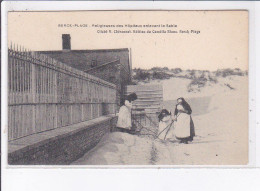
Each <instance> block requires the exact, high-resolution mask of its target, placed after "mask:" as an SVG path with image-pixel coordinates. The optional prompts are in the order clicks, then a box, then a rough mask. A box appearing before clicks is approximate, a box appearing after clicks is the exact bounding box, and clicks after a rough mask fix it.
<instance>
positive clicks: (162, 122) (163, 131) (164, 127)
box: [158, 109, 174, 141]
mask: <svg viewBox="0 0 260 191" xmlns="http://www.w3.org/2000/svg"><path fill="white" fill-rule="evenodd" d="M158 118H159V129H158V138H159V139H160V140H163V141H165V140H167V139H173V138H174V136H173V120H172V116H171V112H169V111H168V110H167V109H163V110H162V111H161V113H160V114H159V116H158Z"/></svg>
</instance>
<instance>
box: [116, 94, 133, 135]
mask: <svg viewBox="0 0 260 191" xmlns="http://www.w3.org/2000/svg"><path fill="white" fill-rule="evenodd" d="M136 99H137V95H136V94H135V93H132V94H130V95H128V96H127V97H126V98H125V100H124V101H123V103H121V104H122V106H121V107H120V109H119V113H118V121H117V125H116V126H117V128H118V130H119V131H121V132H131V130H132V118H131V110H132V102H133V101H135V100H136Z"/></svg>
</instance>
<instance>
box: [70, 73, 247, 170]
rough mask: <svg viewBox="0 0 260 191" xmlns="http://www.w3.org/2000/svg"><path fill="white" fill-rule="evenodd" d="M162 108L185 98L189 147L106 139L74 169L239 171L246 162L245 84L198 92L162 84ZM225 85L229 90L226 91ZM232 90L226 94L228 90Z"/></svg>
mask: <svg viewBox="0 0 260 191" xmlns="http://www.w3.org/2000/svg"><path fill="white" fill-rule="evenodd" d="M162 83H163V87H164V107H165V108H167V109H171V110H173V109H174V106H175V100H176V99H177V98H178V97H184V98H185V99H186V100H187V101H188V102H189V103H190V105H191V107H192V109H193V115H192V116H193V120H194V124H195V131H196V137H195V138H194V141H193V142H192V143H191V144H179V143H176V142H175V143H172V142H166V143H162V142H160V141H158V140H154V139H151V138H149V137H139V136H135V135H130V134H126V133H119V132H115V133H111V134H108V135H106V136H105V137H104V138H103V139H102V140H101V141H100V143H99V144H98V145H97V147H95V148H94V149H93V150H91V151H90V152H88V153H86V155H85V156H83V157H82V158H81V159H79V160H77V161H75V162H74V163H73V164H75V165H77V164H80V165H122V164H127V165H243V164H247V162H248V90H247V87H248V86H247V84H248V79H247V77H246V76H232V77H227V78H219V79H218V83H217V84H207V86H205V87H204V88H201V91H200V92H196V93H194V92H188V91H187V85H188V84H189V83H190V80H188V79H181V78H172V79H169V80H164V81H163V82H162ZM227 84H228V86H227ZM230 87H231V88H233V89H231V88H230Z"/></svg>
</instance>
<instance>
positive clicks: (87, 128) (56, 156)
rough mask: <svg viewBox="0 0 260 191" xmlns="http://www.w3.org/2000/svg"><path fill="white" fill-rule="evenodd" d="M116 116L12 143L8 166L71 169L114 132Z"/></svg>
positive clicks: (10, 143)
mask: <svg viewBox="0 0 260 191" xmlns="http://www.w3.org/2000/svg"><path fill="white" fill-rule="evenodd" d="M116 121H117V117H116V116H114V115H113V116H112V115H110V116H103V117H100V118H97V119H94V120H90V121H87V122H83V123H80V124H77V125H74V126H71V127H63V128H59V129H55V130H51V131H48V132H44V133H39V134H35V135H32V136H31V137H30V136H29V137H25V138H21V139H18V140H15V141H11V142H9V145H8V163H9V165H69V164H70V163H71V162H73V161H75V160H77V159H78V158H80V157H81V156H83V155H84V154H85V153H86V152H87V151H89V150H90V149H92V148H93V147H94V146H95V145H96V144H97V143H98V142H99V141H100V139H101V138H102V137H103V135H105V134H106V133H109V132H110V130H111V128H112V127H114V126H115V124H116Z"/></svg>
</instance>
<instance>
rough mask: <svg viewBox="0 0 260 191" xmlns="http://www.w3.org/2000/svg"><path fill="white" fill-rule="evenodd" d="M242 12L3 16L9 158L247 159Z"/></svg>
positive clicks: (55, 161)
mask: <svg viewBox="0 0 260 191" xmlns="http://www.w3.org/2000/svg"><path fill="white" fill-rule="evenodd" d="M248 49H249V48H248V11H244V10H236V11H58V12H57V11H53V12H51V11H49V12H46V11H43V12H33V11H32V12H8V164H9V165H12V166H13V165H75V166H79V165H87V166H88V165H91V166H93V165H108V166H110V165H126V166H129V165H145V166H146V165H147V166H148V165H149V166H151V165H153V166H171V165H247V164H248V161H249V158H248V152H249V148H248V145H249V144H248V142H249V139H248V130H249V128H248V126H249V125H248V121H249V120H248V57H249V56H248Z"/></svg>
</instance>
